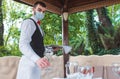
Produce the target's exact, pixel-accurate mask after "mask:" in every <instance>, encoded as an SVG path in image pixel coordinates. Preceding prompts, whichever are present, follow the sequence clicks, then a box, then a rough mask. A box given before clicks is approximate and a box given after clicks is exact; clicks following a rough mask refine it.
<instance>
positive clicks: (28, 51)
mask: <svg viewBox="0 0 120 79" xmlns="http://www.w3.org/2000/svg"><path fill="white" fill-rule="evenodd" d="M35 30H36V27H35V25H34V23H33V22H32V21H31V20H29V19H28V20H25V21H23V23H22V24H21V34H20V40H19V49H20V51H21V52H22V54H23V55H25V56H26V57H29V58H30V59H31V60H33V62H36V61H37V60H38V59H39V58H40V57H39V56H38V55H37V54H36V53H35V52H34V50H33V49H32V47H31V45H30V42H31V41H32V35H33V33H34V32H35Z"/></svg>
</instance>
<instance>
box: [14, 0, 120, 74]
mask: <svg viewBox="0 0 120 79" xmlns="http://www.w3.org/2000/svg"><path fill="white" fill-rule="evenodd" d="M14 1H17V2H20V3H23V4H26V5H30V6H32V5H33V4H34V3H35V2H36V1H43V2H44V3H46V5H47V9H48V11H50V12H53V13H56V14H58V15H62V35H63V36H62V37H63V45H68V15H70V14H72V13H75V12H80V11H85V10H90V9H95V8H100V7H106V6H110V5H113V4H118V3H120V0H14ZM63 58H64V65H65V64H66V62H67V61H68V60H69V55H68V54H65V53H64V57H63ZM64 74H65V67H64Z"/></svg>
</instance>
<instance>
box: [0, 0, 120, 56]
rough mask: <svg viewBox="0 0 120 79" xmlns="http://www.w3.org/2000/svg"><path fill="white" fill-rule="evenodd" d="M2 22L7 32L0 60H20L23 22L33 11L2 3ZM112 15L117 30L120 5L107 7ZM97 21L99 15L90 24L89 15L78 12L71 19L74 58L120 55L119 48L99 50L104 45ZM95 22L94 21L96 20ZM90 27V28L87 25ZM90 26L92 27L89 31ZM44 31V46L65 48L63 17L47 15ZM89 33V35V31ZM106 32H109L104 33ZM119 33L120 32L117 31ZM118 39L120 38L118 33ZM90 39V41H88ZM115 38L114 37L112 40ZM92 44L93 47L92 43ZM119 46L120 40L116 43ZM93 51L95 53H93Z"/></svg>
mask: <svg viewBox="0 0 120 79" xmlns="http://www.w3.org/2000/svg"><path fill="white" fill-rule="evenodd" d="M2 8H3V18H4V24H5V32H4V40H5V41H4V47H0V56H5V55H17V56H21V53H20V51H19V47H18V42H19V36H20V29H19V27H18V26H20V24H21V22H22V21H23V20H24V19H26V18H29V17H30V16H31V15H32V14H31V13H32V10H31V7H29V6H26V5H24V4H20V3H17V2H15V1H13V0H3V5H2ZM107 9H108V11H109V17H110V18H112V23H113V25H114V26H115V27H114V28H115V30H117V29H118V28H117V27H118V25H119V24H120V17H119V13H120V12H119V11H120V10H119V9H120V5H113V6H110V7H107ZM96 17H98V15H97V13H96V14H94V15H92V16H91V18H89V17H88V18H89V20H88V21H86V13H85V12H78V13H74V14H70V15H69V45H70V46H72V47H73V49H72V52H71V53H70V54H71V55H74V56H75V55H91V54H98V55H104V54H119V53H118V52H119V51H120V50H119V47H118V48H113V49H109V50H106V49H104V48H101V47H99V46H100V44H102V43H101V42H100V41H98V40H100V39H99V36H98V34H97V30H96V29H97V27H96V26H95V25H94V21H95V20H96ZM94 18H95V19H94ZM86 23H87V24H88V26H87V25H86ZM89 25H90V27H89ZM41 27H42V29H43V30H44V32H45V38H44V43H45V45H50V44H58V45H62V20H61V15H57V14H53V13H50V12H46V15H45V18H44V20H42V24H41ZM88 29H90V31H88ZM104 31H106V33H107V30H106V29H104ZM117 31H119V30H117ZM115 35H116V36H115V37H117V35H119V33H118V32H116V33H115ZM105 36H106V37H105V38H111V37H109V35H107V34H106V35H105ZM88 37H91V38H88ZM112 38H113V37H112ZM89 40H91V41H93V43H90V41H89ZM113 40H114V41H116V42H118V40H119V39H118V38H116V40H115V39H113ZM93 49H94V50H93ZM93 51H94V52H93ZM56 55H62V51H61V50H60V51H58V52H57V53H56Z"/></svg>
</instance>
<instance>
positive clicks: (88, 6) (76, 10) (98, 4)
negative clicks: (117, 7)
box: [68, 0, 120, 14]
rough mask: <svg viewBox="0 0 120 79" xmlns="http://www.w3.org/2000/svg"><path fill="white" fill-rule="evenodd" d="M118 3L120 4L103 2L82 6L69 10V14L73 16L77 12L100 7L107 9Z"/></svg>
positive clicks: (104, 0) (108, 0)
mask: <svg viewBox="0 0 120 79" xmlns="http://www.w3.org/2000/svg"><path fill="white" fill-rule="evenodd" d="M118 3H120V0H103V1H99V2H95V3H91V4H87V5H81V6H77V7H72V8H69V9H68V12H69V14H71V13H75V12H80V11H86V10H90V9H95V8H100V7H106V6H110V5H113V4H118Z"/></svg>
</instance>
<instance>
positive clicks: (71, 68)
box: [65, 61, 78, 79]
mask: <svg viewBox="0 0 120 79" xmlns="http://www.w3.org/2000/svg"><path fill="white" fill-rule="evenodd" d="M65 67H66V76H67V79H77V76H78V72H77V70H78V62H76V61H73V62H67V64H66V65H65Z"/></svg>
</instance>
